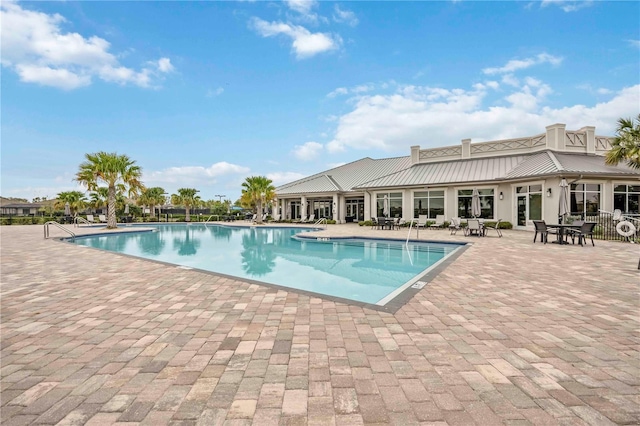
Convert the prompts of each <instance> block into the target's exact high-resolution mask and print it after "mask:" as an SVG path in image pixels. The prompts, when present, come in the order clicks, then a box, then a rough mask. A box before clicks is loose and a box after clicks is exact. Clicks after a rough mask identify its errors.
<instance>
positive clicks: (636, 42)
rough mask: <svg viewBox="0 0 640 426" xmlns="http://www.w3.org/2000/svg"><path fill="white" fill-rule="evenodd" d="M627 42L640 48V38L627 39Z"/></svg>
mask: <svg viewBox="0 0 640 426" xmlns="http://www.w3.org/2000/svg"><path fill="white" fill-rule="evenodd" d="M627 43H629V44H630V45H631V46H633V47H635V48H640V40H627Z"/></svg>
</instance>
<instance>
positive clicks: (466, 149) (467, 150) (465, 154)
mask: <svg viewBox="0 0 640 426" xmlns="http://www.w3.org/2000/svg"><path fill="white" fill-rule="evenodd" d="M462 158H471V139H462Z"/></svg>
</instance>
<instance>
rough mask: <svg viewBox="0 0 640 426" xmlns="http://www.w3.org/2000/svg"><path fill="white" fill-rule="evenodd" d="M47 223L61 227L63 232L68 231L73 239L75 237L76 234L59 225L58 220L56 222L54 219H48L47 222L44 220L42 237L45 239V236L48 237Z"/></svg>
mask: <svg viewBox="0 0 640 426" xmlns="http://www.w3.org/2000/svg"><path fill="white" fill-rule="evenodd" d="M49 225H54V226H55V227H57V228H60V229H62V230H63V231H64V232H66V233H68V234H70V235H71V239H72V240H75V239H76V234H74V233H73V232H71V231H69V230H68V229H67V228H65V227H64V226H62V225H60V224H59V223H58V222H56V221H55V220H50V221H49V222H46V223H45V224H44V239H45V240H46V239H47V238H49Z"/></svg>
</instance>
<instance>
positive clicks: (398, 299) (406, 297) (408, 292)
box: [51, 223, 472, 314]
mask: <svg viewBox="0 0 640 426" xmlns="http://www.w3.org/2000/svg"><path fill="white" fill-rule="evenodd" d="M175 224H176V223H170V224H167V225H175ZM177 224H181V223H177ZM185 224H186V223H185ZM150 226H153V225H150ZM215 226H225V225H220V224H216V225H215ZM138 227H140V228H143V227H142V226H127V228H128V229H129V230H126V231H125V230H123V231H120V232H118V231H117V230H114V231H111V232H99V233H95V234H94V233H90V234H83V235H78V236H76V237H75V239H78V238H83V237H94V236H108V235H117V234H124V233H135V232H155V230H154V229H153V228H146V229H140V230H135V231H133V230H132V228H138ZM234 227H238V228H239V227H241V226H238V225H236V226H234ZM244 227H247V228H250V227H251V226H250V225H245V226H244ZM267 227H268V228H292V227H287V226H265V228H267ZM296 228H297V227H296ZM85 229H86V228H85ZM300 229H304V228H302V227H300ZM311 229H313V230H314V231H322V230H323V229H321V228H320V229H319V228H311ZM292 237H296V238H300V239H307V240H311V241H321V242H330V241H332V240H370V241H385V242H387V241H393V242H405V241H407V240H404V239H400V238H374V237H367V236H339V237H318V236H315V237H314V236H309V235H308V234H306V233H302V234H295V235H293V236H292ZM51 239H52V240H55V241H60V242H66V243H69V244H73V238H71V237H68V238H67V237H60V238H51ZM408 241H409V242H413V243H439V244H447V245H457V246H459V248H457V249H456V250H454V251H453V252H452V253H450V254H449V255H448V256H446V257H445V258H443V259H441V260H440V261H438V262H437V263H436V264H434V265H432V266H430V267H429V268H427V269H426V272H424V271H423V273H422V275H419V276H418V275H416V277H414V278H413V279H412V280H411V281H414V282H421V283H424V285H422V286H420V287H413V286H411V285H410V286H408V287H407V288H405V289H404V290H403V291H401V292H400V293H399V294H397V295H396V296H395V297H394V298H393V299H391V300H390V301H388V302H387V303H385V304H384V305H377V304H375V303H367V302H359V301H357V300H353V299H347V298H343V297H338V296H331V295H327V294H322V293H316V292H313V291H309V290H302V289H297V288H293V287H287V286H282V285H278V284H272V283H267V282H264V281H260V280H254V279H251V278H245V277H238V276H235V275H229V274H224V273H221V272H213V271H208V270H206V269H200V268H195V267H192V266H184V265H177V264H175V263H170V262H165V261H162V260H155V259H148V258H145V257H140V256H134V255H131V254H126V253H119V252H115V251H109V250H103V249H101V248H96V247H90V246H81V245H75V246H76V247H83V248H88V249H91V250H98V251H102V252H106V253H111V254H115V255H119V256H124V257H127V258H131V259H140V260H144V261H149V262H155V263H159V264H161V265H165V266H169V267H173V268H177V269H182V270H185V271H196V272H200V273H204V274H207V275H212V276H217V277H222V278H227V279H232V280H234V281H239V282H246V283H248V284H255V285H260V286H264V287H269V288H273V289H276V290H283V291H289V292H293V293H297V294H304V295H306V296H309V297H316V298H320V299H324V300H328V301H332V302H337V303H344V304H347V305H353V306H359V307H362V308H367V309H371V310H375V311H380V312H387V313H391V314H395V313H396V312H397V311H398V310H399V309H400V308H402V307H403V306H404V305H406V304H407V302H409V301H410V300H411V299H412V298H413V297H414V296H415V295H416V294H417V293H418V292H420V291H421V290H423V289H424V288H427V287H428V284H429V282H431V281H433V279H435V278H436V277H437V276H438V274H440V272H442V271H444V270H445V269H446V268H448V267H449V265H451V263H453V262H454V261H455V260H457V259H458V258H459V257H460V256H461V255H462V253H464V252H465V251H466V250H467V249H468V248H469V246H470V245H471V244H472V243H467V242H451V241H442V240H415V239H409V240H408ZM403 285H404V284H403ZM392 293H393V292H392ZM390 294H391V293H390ZM385 297H387V296H385ZM383 299H384V298H383ZM383 299H381V300H383Z"/></svg>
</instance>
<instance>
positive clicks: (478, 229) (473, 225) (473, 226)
mask: <svg viewBox="0 0 640 426" xmlns="http://www.w3.org/2000/svg"><path fill="white" fill-rule="evenodd" d="M474 234H475V235H476V236H478V237H482V236H483V235H484V233H483V231H482V225H480V221H479V220H478V219H469V220H467V227H466V228H465V229H464V235H465V236H471V235H474Z"/></svg>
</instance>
